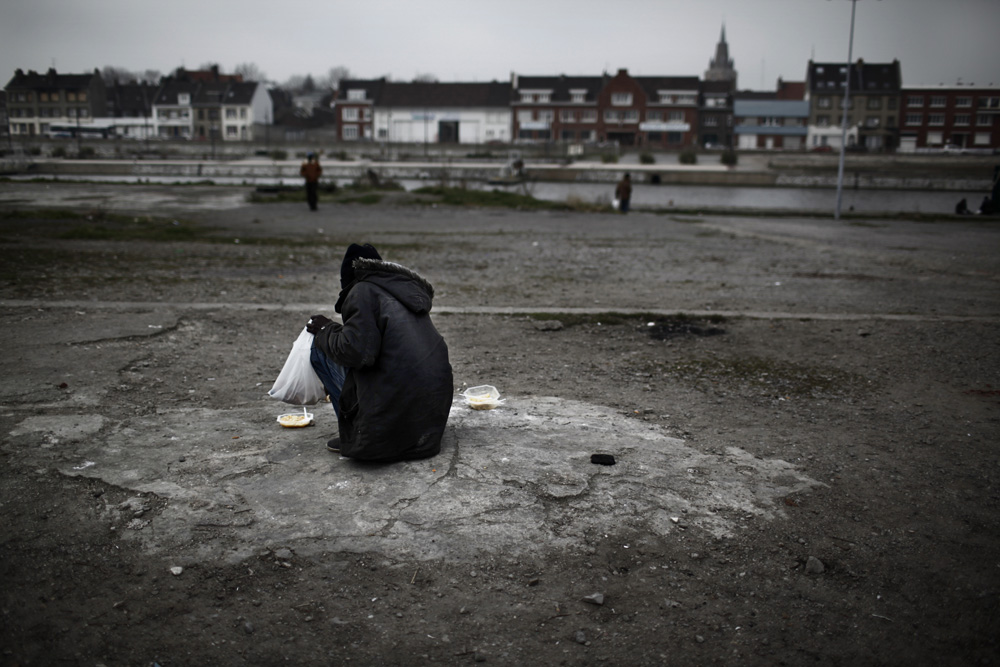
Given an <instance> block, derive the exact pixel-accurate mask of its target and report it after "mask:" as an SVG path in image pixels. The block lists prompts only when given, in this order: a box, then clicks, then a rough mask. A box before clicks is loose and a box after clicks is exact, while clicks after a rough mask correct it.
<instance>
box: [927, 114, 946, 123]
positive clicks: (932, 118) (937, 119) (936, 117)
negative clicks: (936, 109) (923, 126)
mask: <svg viewBox="0 0 1000 667" xmlns="http://www.w3.org/2000/svg"><path fill="white" fill-rule="evenodd" d="M927 124H928V125H944V114H943V113H932V114H929V115H928V116H927Z"/></svg>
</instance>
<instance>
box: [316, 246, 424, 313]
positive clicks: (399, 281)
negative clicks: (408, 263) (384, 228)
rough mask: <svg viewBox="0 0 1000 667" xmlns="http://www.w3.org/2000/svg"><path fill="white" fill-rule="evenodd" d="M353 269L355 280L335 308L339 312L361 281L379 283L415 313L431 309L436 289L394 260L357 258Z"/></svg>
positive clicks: (344, 291) (341, 295) (342, 293)
mask: <svg viewBox="0 0 1000 667" xmlns="http://www.w3.org/2000/svg"><path fill="white" fill-rule="evenodd" d="M353 268H354V274H355V279H354V281H353V282H352V283H351V284H350V285H348V286H347V287H346V288H345V289H344V290H343V291H342V292H341V293H340V298H339V299H338V300H337V305H336V307H335V308H334V310H336V311H337V312H338V313H339V312H341V311H340V309H341V307H342V306H343V304H344V299H345V298H346V297H347V295H348V293H349V292H350V291H351V288H353V287H354V286H355V285H357V284H358V283H360V282H367V283H373V284H375V285H378V286H379V287H381V288H382V289H384V290H385V291H387V292H388V293H389V294H391V295H392V296H393V298H395V299H396V300H397V301H399V302H400V303H401V304H403V305H404V306H405V307H406V309H407V310H409V311H411V312H413V313H417V314H418V315H422V314H425V313H429V312H430V310H431V302H432V301H433V300H434V288H433V287H432V286H431V284H430V283H429V282H427V280H426V279H425V278H424V277H423V276H421V275H420V274H418V273H416V272H415V271H411V270H410V269H408V268H406V267H405V266H402V265H400V264H395V263H393V262H385V261H382V260H380V259H367V258H364V257H359V258H358V259H355V260H354V263H353Z"/></svg>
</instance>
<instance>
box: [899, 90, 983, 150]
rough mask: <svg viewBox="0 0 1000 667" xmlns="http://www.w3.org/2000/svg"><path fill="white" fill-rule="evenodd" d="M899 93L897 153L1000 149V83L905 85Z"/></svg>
mask: <svg viewBox="0 0 1000 667" xmlns="http://www.w3.org/2000/svg"><path fill="white" fill-rule="evenodd" d="M901 96H902V101H901V104H900V110H901V115H902V123H901V126H900V139H899V150H900V152H913V151H917V150H936V149H940V150H945V149H946V148H947V149H949V150H950V149H953V148H954V149H961V150H983V151H990V152H992V151H994V150H996V149H998V148H1000V121H998V120H997V119H998V117H1000V86H973V85H953V86H943V85H938V86H908V87H905V88H903V90H902V95H901Z"/></svg>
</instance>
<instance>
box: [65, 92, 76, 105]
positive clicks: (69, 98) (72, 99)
mask: <svg viewBox="0 0 1000 667" xmlns="http://www.w3.org/2000/svg"><path fill="white" fill-rule="evenodd" d="M66 101H67V102H76V93H74V92H73V91H72V90H68V91H66Z"/></svg>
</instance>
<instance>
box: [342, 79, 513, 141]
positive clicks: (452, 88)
mask: <svg viewBox="0 0 1000 667" xmlns="http://www.w3.org/2000/svg"><path fill="white" fill-rule="evenodd" d="M510 90H511V88H510V84H508V83H497V82H495V81H494V82H491V83H438V82H413V83H394V82H389V81H381V80H379V81H349V80H347V81H342V82H341V86H340V95H342V97H338V99H337V102H336V115H337V125H338V128H339V131H340V135H341V138H342V139H343V140H345V141H350V140H355V139H374V140H376V141H384V142H388V143H460V144H483V143H489V142H493V141H496V142H503V143H507V142H509V141H510V140H511V111H510Z"/></svg>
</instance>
